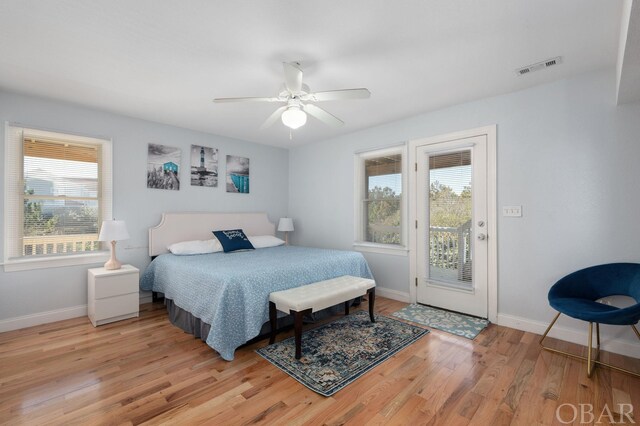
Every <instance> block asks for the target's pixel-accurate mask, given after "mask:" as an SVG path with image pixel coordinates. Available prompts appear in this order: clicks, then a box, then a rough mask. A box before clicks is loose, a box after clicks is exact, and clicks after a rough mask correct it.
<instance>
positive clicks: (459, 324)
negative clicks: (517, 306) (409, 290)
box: [392, 304, 489, 340]
mask: <svg viewBox="0 0 640 426" xmlns="http://www.w3.org/2000/svg"><path fill="white" fill-rule="evenodd" d="M392 315H393V316H394V317H398V318H402V319H403V320H407V321H411V322H415V323H416V324H421V325H426V326H427V327H433V328H437V329H438V330H442V331H446V332H447V333H451V334H455V335H456V336H462V337H466V338H467V339H471V340H473V339H475V338H476V336H477V335H478V334H480V332H481V331H482V330H484V328H485V327H486V326H487V325H489V321H487V320H485V319H481V318H475V317H470V316H468V315H464V314H458V313H455V312H450V311H445V310H442V309H436V308H432V307H430V306H423V305H416V304H413V305H409V306H405V307H404V308H402V309H400V310H399V311H397V312H394V313H393V314H392Z"/></svg>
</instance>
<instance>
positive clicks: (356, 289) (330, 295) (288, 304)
mask: <svg viewBox="0 0 640 426" xmlns="http://www.w3.org/2000/svg"><path fill="white" fill-rule="evenodd" d="M375 290H376V283H375V281H374V280H372V279H369V278H360V277H352V276H350V275H344V276H342V277H338V278H332V279H330V280H325V281H319V282H317V283H313V284H308V285H303V286H301V287H295V288H290V289H289V290H283V291H276V292H273V293H271V294H270V295H269V321H270V324H271V338H270V339H269V344H271V343H273V342H275V340H276V320H277V314H278V313H277V311H281V312H286V313H288V314H291V315H293V317H294V330H295V340H296V359H300V357H301V356H302V317H303V316H304V315H305V314H310V313H312V312H315V311H319V310H321V309H325V308H328V307H330V306H334V305H337V304H339V303H343V302H344V311H345V312H344V313H345V315H349V304H350V303H351V300H352V299H355V298H356V297H359V296H364V295H365V294H368V295H369V317H370V318H371V322H375V318H374V317H373V305H374V303H375V299H376V292H375Z"/></svg>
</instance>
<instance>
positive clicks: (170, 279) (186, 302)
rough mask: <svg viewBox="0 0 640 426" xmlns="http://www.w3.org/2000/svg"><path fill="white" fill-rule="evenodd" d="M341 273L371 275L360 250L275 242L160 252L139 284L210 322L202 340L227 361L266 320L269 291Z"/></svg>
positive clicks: (333, 276) (340, 274)
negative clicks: (193, 252)
mask: <svg viewBox="0 0 640 426" xmlns="http://www.w3.org/2000/svg"><path fill="white" fill-rule="evenodd" d="M342 275H353V276H357V277H364V278H372V275H371V270H370V269H369V265H368V264H367V261H366V260H365V259H364V257H363V256H362V254H360V253H357V252H351V251H340V250H325V249H316V248H307V247H292V246H279V247H271V248H263V249H258V250H252V251H243V252H232V253H212V254H201V255H194V256H175V255H173V254H163V255H161V256H158V257H157V258H156V259H154V261H153V262H151V264H150V265H149V267H148V268H147V269H146V270H145V271H144V273H143V274H142V277H141V279H140V288H141V289H143V290H147V291H151V290H153V291H157V292H162V293H164V295H165V297H166V298H169V299H172V300H173V301H174V303H175V304H176V305H177V306H178V307H180V308H182V309H184V310H186V311H188V312H190V313H191V314H192V315H193V316H195V317H197V318H200V319H201V320H202V321H204V322H206V323H208V324H210V325H211V330H210V332H209V336H207V340H206V342H207V344H208V345H209V346H211V347H212V348H213V349H215V350H216V351H218V352H219V353H220V355H221V356H222V358H223V359H225V360H227V361H231V360H232V359H233V353H234V351H235V349H236V348H237V347H238V346H240V345H242V344H243V343H245V342H247V341H249V340H251V339H252V338H254V337H256V336H257V335H258V333H259V332H260V328H261V327H262V324H263V323H265V322H266V321H268V319H269V303H268V302H269V293H271V292H273V291H279V290H286V289H288V288H292V287H298V286H301V285H305V284H310V283H313V282H317V281H322V280H327V279H330V278H335V277H339V276H342Z"/></svg>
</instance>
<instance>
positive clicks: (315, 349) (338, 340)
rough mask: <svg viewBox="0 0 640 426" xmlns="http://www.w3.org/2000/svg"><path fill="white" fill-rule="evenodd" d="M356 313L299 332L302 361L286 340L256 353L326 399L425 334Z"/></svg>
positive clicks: (380, 317)
mask: <svg viewBox="0 0 640 426" xmlns="http://www.w3.org/2000/svg"><path fill="white" fill-rule="evenodd" d="M375 318H376V322H375V323H372V322H371V321H370V320H369V313H368V312H364V311H358V312H355V313H353V314H352V315H348V316H344V317H342V318H340V319H339V320H337V321H334V322H331V323H329V324H325V325H323V326H320V327H318V328H314V329H312V330H309V331H306V332H303V333H302V358H300V359H299V360H297V359H295V356H294V355H295V346H296V345H295V341H294V338H293V337H290V338H288V339H286V340H283V341H281V342H277V343H274V344H272V345H268V346H265V347H263V348H260V349H258V350H256V352H257V353H258V354H260V355H261V356H262V357H263V358H265V359H266V360H267V361H269V362H271V363H272V364H273V365H275V366H276V367H278V368H279V369H281V370H282V371H284V372H285V373H287V374H288V375H290V376H291V377H293V378H294V379H296V380H297V381H299V382H300V383H302V384H303V385H305V386H306V387H308V388H309V389H311V390H312V391H314V392H317V393H319V394H320V395H323V396H331V395H333V394H334V393H336V392H338V391H339V390H340V389H342V388H344V387H345V386H347V385H348V384H349V383H352V382H353V381H355V380H356V379H357V378H358V377H360V376H362V375H363V374H364V373H366V372H367V371H369V370H371V369H372V368H374V367H375V366H377V365H378V364H381V363H382V362H384V361H385V360H387V359H388V358H389V357H391V356H392V355H394V354H395V353H396V352H398V351H399V350H401V349H403V348H405V347H407V346H409V345H410V344H412V343H413V342H415V341H416V340H418V339H419V338H421V337H422V336H424V335H425V334H427V333H428V332H429V330H425V329H424V328H420V327H416V326H413V325H410V324H406V323H404V322H402V321H397V320H395V319H393V318H389V317H385V316H382V315H376V316H375Z"/></svg>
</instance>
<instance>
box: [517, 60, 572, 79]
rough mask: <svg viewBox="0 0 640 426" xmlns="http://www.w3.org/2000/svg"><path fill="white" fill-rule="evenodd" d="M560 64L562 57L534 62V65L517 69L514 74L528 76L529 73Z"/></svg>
mask: <svg viewBox="0 0 640 426" xmlns="http://www.w3.org/2000/svg"><path fill="white" fill-rule="evenodd" d="M561 63H562V56H556V57H555V58H551V59H547V60H546V61H542V62H536V63H535V64H531V65H528V66H526V67H524V68H518V69H517V70H516V72H517V73H518V74H519V75H524V74H529V73H530V72H534V71H540V70H542V69H545V68H549V67H552V66H554V65H558V64H561Z"/></svg>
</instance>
